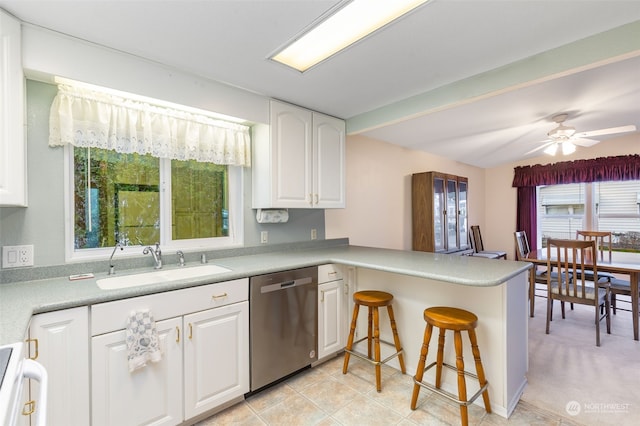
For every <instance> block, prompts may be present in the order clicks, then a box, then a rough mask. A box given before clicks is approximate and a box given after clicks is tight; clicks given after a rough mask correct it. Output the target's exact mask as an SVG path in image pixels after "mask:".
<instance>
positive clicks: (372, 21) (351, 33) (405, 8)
mask: <svg viewBox="0 0 640 426" xmlns="http://www.w3.org/2000/svg"><path fill="white" fill-rule="evenodd" d="M427 1H428V0H353V1H350V2H348V3H347V4H346V5H345V6H344V7H342V8H341V9H339V10H338V11H337V12H335V13H333V14H332V15H331V16H329V17H328V18H327V19H325V20H323V21H322V22H321V23H320V24H318V25H315V26H313V28H312V29H310V30H309V31H307V32H305V33H304V34H303V35H302V36H300V37H298V38H296V40H294V41H293V42H292V43H290V44H288V45H287V46H286V47H284V48H283V49H282V50H280V51H279V52H277V53H276V54H274V55H273V56H271V59H272V60H274V61H277V62H280V63H283V64H285V65H287V66H289V67H291V68H295V69H296V70H298V71H300V72H304V71H306V70H308V69H309V68H311V67H313V66H314V65H316V64H318V63H320V62H322V61H324V60H325V59H327V58H329V57H330V56H333V55H335V54H336V53H338V52H340V51H341V50H342V49H344V48H346V47H348V46H350V45H352V44H353V43H355V42H357V41H358V40H360V39H362V38H364V37H366V36H367V35H369V34H371V33H373V32H374V31H377V30H379V29H380V28H382V27H384V26H385V25H387V24H389V23H390V22H393V21H394V20H396V19H398V18H399V17H401V16H402V15H404V14H406V13H408V12H410V11H412V10H413V9H415V8H416V7H418V6H420V5H421V4H423V3H426V2H427Z"/></svg>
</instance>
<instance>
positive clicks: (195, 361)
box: [184, 302, 249, 419]
mask: <svg viewBox="0 0 640 426" xmlns="http://www.w3.org/2000/svg"><path fill="white" fill-rule="evenodd" d="M184 329H185V332H186V333H187V335H186V338H185V341H184V404H185V406H184V412H185V419H189V418H192V417H194V416H197V415H198V414H202V413H204V412H206V411H209V410H211V409H214V408H216V407H218V406H220V405H222V404H224V403H225V402H227V401H230V400H232V399H234V398H237V397H238V396H241V395H244V394H245V393H246V392H249V365H248V359H249V302H243V303H236V304H233V305H229V306H224V307H222V308H217V309H210V310H208V311H204V312H198V313H195V314H191V315H187V316H185V317H184Z"/></svg>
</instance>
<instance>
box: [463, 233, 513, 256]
mask: <svg viewBox="0 0 640 426" xmlns="http://www.w3.org/2000/svg"><path fill="white" fill-rule="evenodd" d="M470 236H471V248H473V251H474V254H473V256H482V257H488V258H491V259H506V258H507V252H505V251H494V250H485V249H484V244H483V243H482V234H481V233H480V226H479V225H471V232H470Z"/></svg>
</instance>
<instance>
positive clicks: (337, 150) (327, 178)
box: [312, 113, 345, 208]
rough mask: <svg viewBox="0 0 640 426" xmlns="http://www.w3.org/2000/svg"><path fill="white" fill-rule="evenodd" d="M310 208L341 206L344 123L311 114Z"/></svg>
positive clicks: (342, 193)
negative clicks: (311, 203)
mask: <svg viewBox="0 0 640 426" xmlns="http://www.w3.org/2000/svg"><path fill="white" fill-rule="evenodd" d="M313 157H314V162H313V166H312V167H313V185H314V189H313V207H318V208H344V206H345V123H344V121H343V120H340V119H338V118H335V117H330V116H328V115H324V114H319V113H313Z"/></svg>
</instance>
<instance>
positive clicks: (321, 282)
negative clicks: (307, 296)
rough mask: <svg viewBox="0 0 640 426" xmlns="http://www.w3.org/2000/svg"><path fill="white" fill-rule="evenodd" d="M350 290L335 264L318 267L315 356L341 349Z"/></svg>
mask: <svg viewBox="0 0 640 426" xmlns="http://www.w3.org/2000/svg"><path fill="white" fill-rule="evenodd" d="M348 293H349V290H348V286H346V285H345V282H344V280H343V277H342V270H341V268H340V266H338V265H320V266H319V267H318V359H322V358H324V357H326V356H329V355H333V354H335V353H337V352H340V351H341V350H342V349H344V347H345V345H346V342H347V321H348V312H347V311H348V308H347V306H348V305H347V301H348V297H349V295H348Z"/></svg>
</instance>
